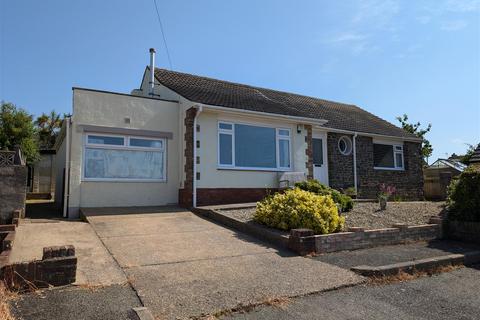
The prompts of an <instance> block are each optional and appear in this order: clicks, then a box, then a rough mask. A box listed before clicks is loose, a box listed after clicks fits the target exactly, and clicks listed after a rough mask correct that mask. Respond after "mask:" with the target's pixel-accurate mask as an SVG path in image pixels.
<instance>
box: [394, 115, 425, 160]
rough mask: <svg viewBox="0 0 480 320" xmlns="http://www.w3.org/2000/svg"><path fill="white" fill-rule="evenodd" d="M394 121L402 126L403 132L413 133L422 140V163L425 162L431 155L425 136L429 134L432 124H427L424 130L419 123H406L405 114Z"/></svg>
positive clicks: (406, 117)
mask: <svg viewBox="0 0 480 320" xmlns="http://www.w3.org/2000/svg"><path fill="white" fill-rule="evenodd" d="M396 119H397V120H398V122H400V124H401V125H402V128H403V130H405V131H408V132H410V133H413V134H414V135H416V136H417V137H419V138H421V139H422V156H423V159H424V161H425V162H427V161H428V158H429V157H430V156H431V155H432V152H433V147H432V145H431V144H430V141H428V140H427V139H426V138H425V135H426V134H427V133H428V132H430V129H431V128H432V124H431V123H429V124H428V126H427V127H426V128H425V129H422V128H420V127H421V124H420V122H417V123H408V116H407V115H406V114H404V115H403V116H401V117H397V118H396Z"/></svg>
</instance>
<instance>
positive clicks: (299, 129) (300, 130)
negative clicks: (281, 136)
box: [297, 124, 302, 133]
mask: <svg viewBox="0 0 480 320" xmlns="http://www.w3.org/2000/svg"><path fill="white" fill-rule="evenodd" d="M297 133H302V125H301V124H297Z"/></svg>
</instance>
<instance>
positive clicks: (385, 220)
mask: <svg viewBox="0 0 480 320" xmlns="http://www.w3.org/2000/svg"><path fill="white" fill-rule="evenodd" d="M444 206H445V203H444V202H429V201H415V202H389V203H388V206H387V209H386V210H384V211H380V210H379V204H378V203H373V202H357V203H355V205H354V207H353V210H352V211H350V212H347V213H343V216H344V217H345V224H346V228H349V227H362V228H365V229H380V228H389V227H391V226H392V225H393V224H395V223H406V224H408V225H421V224H427V223H428V222H429V220H430V217H431V216H437V215H441V214H442V213H443V211H444ZM220 212H221V213H222V214H224V215H226V216H229V217H232V218H235V219H237V220H241V221H244V222H248V221H251V220H252V217H253V214H254V213H255V208H254V207H252V208H242V209H230V210H220Z"/></svg>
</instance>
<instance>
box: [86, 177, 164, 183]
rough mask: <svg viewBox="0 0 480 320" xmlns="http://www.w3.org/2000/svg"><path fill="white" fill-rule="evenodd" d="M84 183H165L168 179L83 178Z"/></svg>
mask: <svg viewBox="0 0 480 320" xmlns="http://www.w3.org/2000/svg"><path fill="white" fill-rule="evenodd" d="M82 182H126V183H131V182H136V183H165V182H167V180H166V179H98V178H83V179H82Z"/></svg>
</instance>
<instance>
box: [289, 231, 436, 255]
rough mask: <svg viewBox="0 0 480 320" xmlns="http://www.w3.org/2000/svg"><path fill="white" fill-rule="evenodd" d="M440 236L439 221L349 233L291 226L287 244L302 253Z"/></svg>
mask: <svg viewBox="0 0 480 320" xmlns="http://www.w3.org/2000/svg"><path fill="white" fill-rule="evenodd" d="M442 237H443V234H442V225H441V224H426V225H417V226H408V225H406V224H396V225H394V226H393V227H392V228H385V229H376V230H364V229H363V228H351V229H350V231H349V232H339V233H332V234H326V235H313V231H311V230H309V229H294V230H291V233H290V241H289V247H290V249H292V250H293V251H295V252H297V253H299V254H301V255H305V254H309V253H328V252H335V251H342V250H357V249H365V248H372V247H378V246H385V245H395V244H402V243H408V242H415V241H428V240H433V239H437V238H442Z"/></svg>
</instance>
